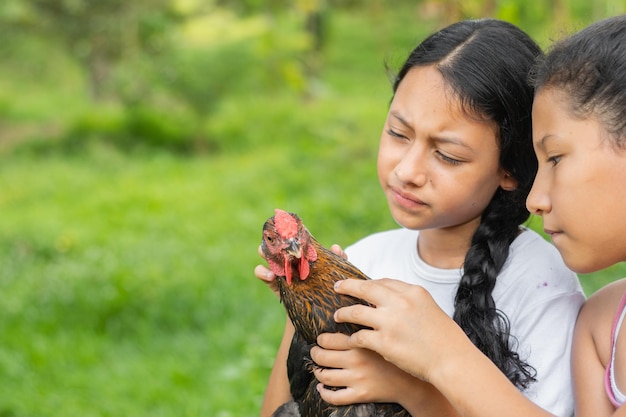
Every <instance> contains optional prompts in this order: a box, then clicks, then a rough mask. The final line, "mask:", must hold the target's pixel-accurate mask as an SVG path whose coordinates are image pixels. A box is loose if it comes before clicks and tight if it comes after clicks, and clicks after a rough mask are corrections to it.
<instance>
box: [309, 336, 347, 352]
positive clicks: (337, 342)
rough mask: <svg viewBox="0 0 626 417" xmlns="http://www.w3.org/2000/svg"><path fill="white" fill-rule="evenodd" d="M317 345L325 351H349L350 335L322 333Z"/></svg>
mask: <svg viewBox="0 0 626 417" xmlns="http://www.w3.org/2000/svg"><path fill="white" fill-rule="evenodd" d="M317 344H318V345H320V346H321V347H323V348H324V349H333V350H347V349H349V348H350V347H349V346H348V335H345V334H343V333H322V334H320V335H319V336H318V337H317Z"/></svg>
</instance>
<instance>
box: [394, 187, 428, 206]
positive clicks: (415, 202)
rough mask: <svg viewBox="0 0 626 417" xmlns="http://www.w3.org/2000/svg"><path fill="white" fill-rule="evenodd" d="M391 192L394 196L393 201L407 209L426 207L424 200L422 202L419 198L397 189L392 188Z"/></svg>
mask: <svg viewBox="0 0 626 417" xmlns="http://www.w3.org/2000/svg"><path fill="white" fill-rule="evenodd" d="M391 192H392V195H393V199H394V201H395V202H396V203H397V204H398V205H400V206H402V207H405V208H417V207H422V206H425V205H426V203H424V202H423V201H422V200H420V199H419V198H417V197H415V196H413V195H411V194H408V193H404V192H402V191H401V190H399V189H397V188H393V187H392V188H391Z"/></svg>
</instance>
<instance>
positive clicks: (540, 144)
mask: <svg viewBox="0 0 626 417" xmlns="http://www.w3.org/2000/svg"><path fill="white" fill-rule="evenodd" d="M552 138H554V135H553V134H551V133H548V134H546V135H544V137H542V138H541V139H539V140H538V141H536V142H535V147H536V148H538V149H541V150H544V149H545V148H546V142H548V141H549V140H550V139H552Z"/></svg>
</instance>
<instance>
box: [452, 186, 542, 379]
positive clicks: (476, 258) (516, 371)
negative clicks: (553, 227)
mask: <svg viewBox="0 0 626 417" xmlns="http://www.w3.org/2000/svg"><path fill="white" fill-rule="evenodd" d="M516 194H518V195H519V194H522V193H519V192H516V191H511V192H509V191H504V190H502V189H499V190H498V191H497V192H496V195H495V196H494V198H493V199H492V201H491V203H490V204H489V206H488V207H487V209H486V210H485V211H484V213H483V217H482V221H481V223H480V226H479V227H478V229H477V230H476V232H475V233H474V236H473V237H472V242H471V247H470V250H469V251H468V253H467V255H466V257H465V263H464V273H463V277H462V278H461V282H460V284H459V289H458V291H457V294H456V298H455V311H454V316H453V318H454V321H456V322H457V323H458V324H459V326H461V328H462V329H463V330H464V331H465V333H466V334H467V336H468V337H469V339H470V340H471V341H472V343H474V344H475V345H476V347H478V348H479V349H480V350H481V351H482V352H483V353H484V354H485V355H486V356H487V357H489V359H491V360H492V362H494V363H495V364H496V365H497V366H498V368H500V370H501V371H502V372H503V373H504V374H505V375H506V376H507V377H508V379H509V380H510V381H511V382H512V383H513V384H515V385H516V386H517V387H518V388H526V387H528V385H529V384H530V383H531V382H533V381H535V375H536V372H535V370H534V368H532V366H530V365H529V364H527V363H526V362H524V361H523V360H521V359H520V357H519V354H518V353H517V352H516V351H515V347H516V346H515V339H514V338H513V336H512V335H511V334H510V332H509V329H510V325H509V320H508V318H507V317H506V315H505V314H504V313H502V312H501V311H500V310H498V309H497V308H496V305H495V302H494V300H493V296H492V294H491V293H492V290H493V288H494V286H495V284H496V278H497V277H498V274H499V273H500V271H501V270H502V267H503V266H504V263H505V262H506V260H507V257H508V253H509V247H510V245H511V243H512V242H513V240H514V239H515V237H516V236H517V235H518V234H519V232H520V230H519V224H520V223H522V222H523V221H524V220H525V219H526V218H527V217H528V212H527V211H526V210H520V209H519V207H520V204H519V203H517V204H515V203H514V202H513V201H511V200H514V199H516V197H518V195H516ZM515 207H518V211H520V213H518V215H515V214H516V213H511V210H515ZM522 207H523V206H522ZM520 218H521V220H520Z"/></svg>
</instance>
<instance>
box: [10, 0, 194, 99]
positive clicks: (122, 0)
mask: <svg viewBox="0 0 626 417" xmlns="http://www.w3.org/2000/svg"><path fill="white" fill-rule="evenodd" d="M3 3H4V4H3V6H2V7H1V8H0V24H1V25H2V27H3V28H4V29H5V30H12V31H18V32H23V33H27V34H31V35H36V36H41V37H44V38H46V39H48V40H52V41H57V42H59V43H60V44H61V45H62V46H63V47H64V48H65V49H66V50H67V51H68V52H69V53H70V55H71V56H73V57H74V58H75V59H76V60H77V61H78V62H79V64H80V65H81V66H82V67H83V68H84V69H85V71H86V73H87V74H88V82H89V92H90V94H91V97H92V98H93V99H94V100H96V101H100V100H102V99H104V98H106V96H107V92H108V91H107V86H108V81H109V79H110V77H111V73H112V70H113V68H114V67H115V66H116V65H117V64H118V63H119V62H120V60H122V59H123V58H124V57H126V56H128V55H131V54H133V53H136V52H137V51H145V50H155V49H158V48H159V47H160V45H161V44H162V42H163V39H164V37H165V34H166V33H167V31H168V29H169V28H170V27H171V26H172V24H174V23H177V22H179V21H180V20H181V19H182V16H180V15H179V14H177V13H176V11H175V9H174V8H173V7H172V2H171V0H133V1H127V0H4V1H3Z"/></svg>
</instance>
